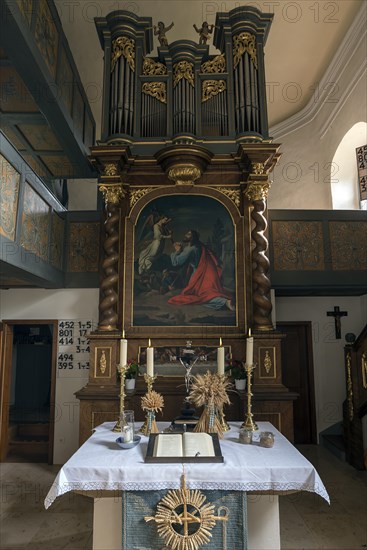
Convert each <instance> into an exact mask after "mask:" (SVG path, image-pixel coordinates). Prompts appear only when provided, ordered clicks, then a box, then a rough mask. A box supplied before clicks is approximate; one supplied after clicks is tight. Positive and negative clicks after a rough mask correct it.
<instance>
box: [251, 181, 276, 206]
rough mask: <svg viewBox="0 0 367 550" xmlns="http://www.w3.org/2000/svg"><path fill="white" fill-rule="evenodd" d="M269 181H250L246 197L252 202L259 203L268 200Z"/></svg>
mask: <svg viewBox="0 0 367 550" xmlns="http://www.w3.org/2000/svg"><path fill="white" fill-rule="evenodd" d="M269 189H270V181H250V183H249V184H248V186H247V189H246V191H245V195H246V197H247V198H248V199H249V200H250V201H251V202H252V201H261V200H266V199H267V198H268V193H269Z"/></svg>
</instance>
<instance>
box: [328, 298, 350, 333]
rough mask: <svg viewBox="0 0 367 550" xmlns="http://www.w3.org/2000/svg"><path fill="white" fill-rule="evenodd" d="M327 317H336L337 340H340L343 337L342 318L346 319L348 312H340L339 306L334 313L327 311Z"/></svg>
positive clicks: (335, 307)
mask: <svg viewBox="0 0 367 550" xmlns="http://www.w3.org/2000/svg"><path fill="white" fill-rule="evenodd" d="M326 315H327V316H328V317H334V322H335V338H336V339H337V340H340V338H341V337H342V336H341V321H340V318H341V317H346V316H347V315H348V312H347V311H340V307H339V306H334V311H327V312H326Z"/></svg>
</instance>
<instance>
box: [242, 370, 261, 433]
mask: <svg viewBox="0 0 367 550" xmlns="http://www.w3.org/2000/svg"><path fill="white" fill-rule="evenodd" d="M254 368H255V365H248V364H247V363H246V365H245V371H246V374H247V392H246V394H247V411H246V414H245V421H244V423H243V424H242V426H241V428H246V429H247V430H252V431H253V432H255V431H256V430H258V429H259V428H258V427H257V424H256V423H255V422H254V421H253V416H254V415H253V414H252V402H251V398H252V396H253V394H252V393H251V376H252V371H253V370H254Z"/></svg>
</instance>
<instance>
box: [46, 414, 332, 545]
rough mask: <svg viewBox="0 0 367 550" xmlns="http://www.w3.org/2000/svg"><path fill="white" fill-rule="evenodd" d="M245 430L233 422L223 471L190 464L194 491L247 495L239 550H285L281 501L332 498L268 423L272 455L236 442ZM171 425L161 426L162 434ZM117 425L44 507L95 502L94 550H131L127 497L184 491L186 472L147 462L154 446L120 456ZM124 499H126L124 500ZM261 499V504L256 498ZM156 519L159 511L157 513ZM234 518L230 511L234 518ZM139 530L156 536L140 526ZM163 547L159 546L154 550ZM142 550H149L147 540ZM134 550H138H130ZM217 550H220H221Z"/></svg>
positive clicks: (61, 478)
mask: <svg viewBox="0 0 367 550" xmlns="http://www.w3.org/2000/svg"><path fill="white" fill-rule="evenodd" d="M240 424H241V423H240V422H231V423H230V428H231V429H230V431H229V432H227V433H226V434H225V435H224V438H223V439H222V440H221V449H222V454H223V457H224V462H223V463H213V464H185V467H184V468H185V476H186V484H187V488H188V489H198V490H201V491H203V492H204V493H205V491H231V492H238V493H247V526H246V527H247V528H246V531H247V537H246V538H247V541H246V540H242V541H238V543H237V544H236V549H234V548H231V547H228V548H227V550H240V549H247V548H248V549H251V550H254V549H257V550H260V549H263V550H270V549H274V550H275V549H279V548H280V532H279V509H278V496H279V495H282V494H283V495H284V494H287V493H289V492H294V491H310V492H314V493H316V494H318V495H320V496H321V497H322V498H324V499H325V500H326V501H327V502H329V496H328V494H327V491H326V489H325V487H324V485H323V483H322V481H321V479H320V477H319V475H318V473H317V471H316V470H315V468H314V467H313V466H312V465H311V464H310V463H309V462H308V460H307V459H306V458H304V457H303V456H302V455H301V454H300V453H299V452H298V451H297V449H295V447H293V445H292V444H291V443H289V441H288V440H287V439H286V438H285V437H284V436H283V435H282V434H281V433H280V432H279V431H278V430H276V429H275V428H274V427H273V426H272V425H271V424H270V423H268V422H259V431H269V430H270V431H272V432H273V433H274V434H275V444H274V447H272V448H263V447H260V446H259V444H258V442H257V441H256V434H255V441H254V443H253V444H252V445H243V444H241V443H239V442H238V435H239V429H240ZM167 426H168V424H165V423H159V429H160V430H162V429H164V428H165V427H167ZM112 427H113V423H104V424H102V425H101V426H98V427H97V428H96V430H95V432H94V433H93V435H92V436H91V437H90V438H89V439H88V440H87V441H86V442H85V443H84V444H83V445H82V446H81V447H80V449H78V451H77V452H76V453H75V454H74V455H73V456H72V457H71V458H70V460H69V461H68V462H67V463H66V464H65V465H64V466H63V467H62V468H61V470H60V472H59V474H58V475H57V477H56V479H55V481H54V483H53V485H52V487H51V488H50V491H49V492H48V494H47V496H46V499H45V507H46V508H48V507H49V506H50V505H51V504H52V503H53V501H54V500H55V499H56V498H57V497H58V496H60V495H62V494H64V493H67V492H69V491H78V492H79V491H81V492H83V494H86V495H89V496H91V497H93V498H94V524H93V526H94V533H93V549H94V550H104V549H106V548H108V549H109V550H115V549H116V550H117V549H119V550H121V548H123V550H125V548H124V547H123V546H122V542H121V540H122V531H123V528H122V525H123V524H122V521H123V520H122V517H123V512H122V497H121V495H124V494H125V492H132V491H144V492H145V491H148V492H149V491H150V492H154V491H155V492H157V491H168V490H170V489H179V488H180V485H181V475H182V473H183V465H182V464H164V465H162V464H147V463H145V462H144V458H145V453H146V450H147V444H148V438H147V437H145V436H142V440H141V442H140V444H139V445H138V446H137V447H135V448H133V449H130V450H122V449H121V448H119V447H118V445H117V444H116V442H115V440H116V436H117V434H116V433H114V432H113V431H112V430H111V429H112ZM122 492H123V493H122ZM255 495H256V496H255ZM152 512H153V513H154V511H152ZM230 513H231V510H230V509H229V515H230ZM139 519H140V520H141V521H140V523H139V529H143V528H144V529H147V533H149V532H150V531H151V530H153V529H155V527H154V525H151V524H146V523H145V522H144V519H143V513H142V517H141V518H139ZM162 547H164V544H163V542H162V544H161V546H157V547H156V546H155V547H153V548H152V550H161V548H162ZM144 548H151V547H150V546H149V540H146V541H145V545H144ZM128 550H133V549H132V548H129V549H128ZM218 550H219V549H218Z"/></svg>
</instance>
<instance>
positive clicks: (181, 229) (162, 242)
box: [133, 195, 237, 327]
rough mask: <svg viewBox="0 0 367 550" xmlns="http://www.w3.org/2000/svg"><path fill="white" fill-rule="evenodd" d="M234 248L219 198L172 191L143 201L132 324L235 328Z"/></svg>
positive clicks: (231, 228) (136, 243)
mask: <svg viewBox="0 0 367 550" xmlns="http://www.w3.org/2000/svg"><path fill="white" fill-rule="evenodd" d="M235 250H236V247H235V231H234V224H233V221H232V218H231V216H230V214H229V212H228V210H227V209H226V208H225V206H224V205H223V204H221V203H220V202H219V201H217V200H215V199H213V198H211V197H205V196H202V195H170V196H163V197H159V198H156V199H154V200H152V201H151V202H149V203H148V204H146V205H145V206H144V208H143V209H142V211H141V212H140V215H139V216H138V219H137V222H136V225H135V230H134V260H133V271H134V275H133V284H134V292H133V296H134V299H133V325H134V326H140V327H143V326H147V327H149V326H151V327H153V326H156V327H160V326H161V327H164V326H176V327H180V326H182V327H190V326H191V327H194V326H203V325H205V326H218V325H219V326H228V327H234V326H236V324H237V315H236V303H237V300H236V252H235Z"/></svg>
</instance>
